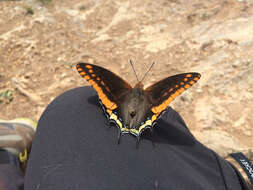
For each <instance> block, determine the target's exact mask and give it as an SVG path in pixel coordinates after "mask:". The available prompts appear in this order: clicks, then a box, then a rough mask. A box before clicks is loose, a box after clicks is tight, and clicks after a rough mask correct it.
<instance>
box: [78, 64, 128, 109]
mask: <svg viewBox="0 0 253 190" xmlns="http://www.w3.org/2000/svg"><path fill="white" fill-rule="evenodd" d="M76 68H77V71H78V72H79V73H80V75H81V76H82V77H83V78H85V79H86V80H87V81H88V82H89V83H90V84H91V85H92V87H93V88H95V90H96V91H97V93H98V96H99V99H100V100H101V101H102V103H103V104H104V106H105V107H106V108H107V109H110V110H114V109H116V108H117V107H118V104H119V98H120V97H122V96H123V95H124V94H126V93H127V92H128V91H129V90H131V89H132V87H131V86H130V85H129V84H128V83H127V82H125V81H124V80H123V79H121V78H120V77H119V76H117V75H115V74H114V73H112V72H110V71H109V70H107V69H104V68H102V67H99V66H96V65H93V64H88V63H78V64H77V65H76Z"/></svg>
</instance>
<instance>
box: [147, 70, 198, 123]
mask: <svg viewBox="0 0 253 190" xmlns="http://www.w3.org/2000/svg"><path fill="white" fill-rule="evenodd" d="M200 76H201V75H200V74H199V73H183V74H178V75H174V76H170V77H168V78H165V79H163V80H161V81H159V82H157V83H155V84H154V85H151V86H150V87H148V88H147V89H145V92H146V93H147V94H148V96H149V99H150V102H151V111H152V112H153V113H154V115H153V116H152V117H153V118H152V121H153V120H155V119H156V118H157V116H158V115H160V113H161V112H162V111H164V110H165V109H166V108H167V107H168V105H169V104H170V102H172V100H174V99H175V98H176V97H177V96H179V95H180V94H181V93H182V92H184V91H185V90H187V89H188V88H190V87H191V86H192V85H193V84H195V83H196V82H197V81H198V80H199V79H200Z"/></svg>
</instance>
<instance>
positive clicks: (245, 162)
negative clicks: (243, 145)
mask: <svg viewBox="0 0 253 190" xmlns="http://www.w3.org/2000/svg"><path fill="white" fill-rule="evenodd" d="M230 156H231V157H232V158H234V159H235V161H236V162H238V163H239V164H240V166H241V168H242V169H243V171H244V172H245V173H246V174H247V176H248V178H249V180H250V182H251V184H253V165H252V163H251V162H250V161H249V159H248V158H247V157H246V156H244V154H242V153H241V152H237V153H232V154H230Z"/></svg>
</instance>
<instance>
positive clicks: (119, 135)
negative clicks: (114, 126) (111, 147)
mask: <svg viewBox="0 0 253 190" xmlns="http://www.w3.org/2000/svg"><path fill="white" fill-rule="evenodd" d="M121 134H122V133H121V130H120V129H119V131H118V144H119V143H120V137H121Z"/></svg>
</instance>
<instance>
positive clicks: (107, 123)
mask: <svg viewBox="0 0 253 190" xmlns="http://www.w3.org/2000/svg"><path fill="white" fill-rule="evenodd" d="M105 125H106V126H108V127H109V128H111V127H112V125H111V122H110V121H109V120H107V121H106V123H105Z"/></svg>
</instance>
